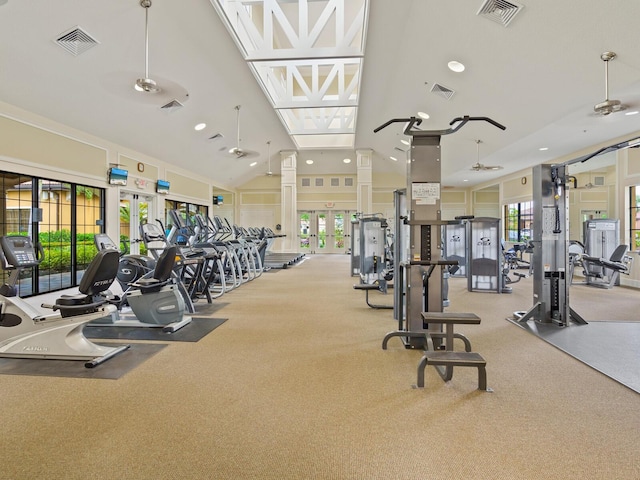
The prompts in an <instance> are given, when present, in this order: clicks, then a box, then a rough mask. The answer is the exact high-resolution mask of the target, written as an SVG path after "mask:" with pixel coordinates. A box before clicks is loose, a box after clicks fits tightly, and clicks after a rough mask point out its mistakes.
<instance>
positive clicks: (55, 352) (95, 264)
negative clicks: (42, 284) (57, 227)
mask: <svg viewBox="0 0 640 480" xmlns="http://www.w3.org/2000/svg"><path fill="white" fill-rule="evenodd" d="M0 246H1V250H2V256H3V259H2V260H3V262H2V268H3V269H4V270H7V271H10V272H11V273H10V275H9V279H8V281H7V283H6V284H5V285H3V286H2V287H1V288H0V357H2V358H32V359H53V360H82V361H84V362H85V364H84V365H85V367H87V368H93V367H95V366H97V365H100V364H101V363H103V362H105V361H107V360H109V359H110V358H113V357H114V356H115V355H118V354H119V353H121V352H123V351H125V350H126V349H128V348H129V345H122V346H115V347H107V346H102V345H96V344H95V343H93V342H91V341H89V340H88V339H87V338H86V337H85V336H84V334H83V333H82V330H83V328H84V326H85V325H86V324H87V323H89V322H91V321H92V320H96V319H98V318H101V317H105V316H110V315H111V314H113V313H114V312H115V311H116V307H115V306H114V305H111V304H109V303H108V299H107V297H106V296H105V295H104V294H103V293H104V292H105V291H106V290H107V289H108V288H109V287H110V286H111V284H112V283H113V282H114V281H115V279H116V274H117V272H118V253H117V252H115V251H104V252H98V254H97V255H96V256H95V257H94V258H93V260H92V261H91V263H90V264H89V266H88V267H87V269H86V270H85V272H84V275H83V276H82V279H81V280H80V286H79V288H78V290H79V292H80V293H79V294H76V295H62V296H61V297H59V298H58V299H57V300H56V302H55V304H54V305H42V307H44V308H50V309H53V310H54V311H55V312H56V313H54V314H50V315H42V314H41V312H40V311H38V310H37V309H35V308H34V307H33V306H31V305H30V304H29V303H27V302H25V301H24V300H23V299H21V298H20V297H18V296H17V288H16V285H17V283H18V279H19V277H20V272H21V271H23V270H25V269H31V268H32V267H35V266H37V265H39V264H40V260H39V259H38V258H37V254H36V249H35V247H34V245H33V243H32V241H31V239H30V238H29V237H25V236H17V235H16V236H4V237H0ZM32 278H34V279H35V281H37V276H35V275H34V276H33V277H32Z"/></svg>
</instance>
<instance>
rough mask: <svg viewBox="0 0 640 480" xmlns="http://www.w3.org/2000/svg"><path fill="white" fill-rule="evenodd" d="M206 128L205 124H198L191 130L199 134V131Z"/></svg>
mask: <svg viewBox="0 0 640 480" xmlns="http://www.w3.org/2000/svg"><path fill="white" fill-rule="evenodd" d="M206 127H207V124H206V123H199V124H197V125H196V126H195V127H193V128H195V130H196V132H199V131H200V130H204V129H205V128H206Z"/></svg>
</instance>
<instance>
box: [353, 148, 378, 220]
mask: <svg viewBox="0 0 640 480" xmlns="http://www.w3.org/2000/svg"><path fill="white" fill-rule="evenodd" d="M356 160H357V166H358V170H357V172H358V190H357V194H358V212H361V213H374V212H373V191H372V190H373V188H372V184H373V175H372V169H373V150H370V149H363V150H356Z"/></svg>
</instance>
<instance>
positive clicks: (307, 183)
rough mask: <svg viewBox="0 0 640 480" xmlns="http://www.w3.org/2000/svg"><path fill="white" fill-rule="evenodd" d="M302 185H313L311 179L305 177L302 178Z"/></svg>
mask: <svg viewBox="0 0 640 480" xmlns="http://www.w3.org/2000/svg"><path fill="white" fill-rule="evenodd" d="M302 186H303V187H310V186H311V179H310V178H303V179H302Z"/></svg>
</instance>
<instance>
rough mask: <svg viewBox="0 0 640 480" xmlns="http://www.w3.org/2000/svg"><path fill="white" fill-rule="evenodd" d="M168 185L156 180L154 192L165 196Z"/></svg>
mask: <svg viewBox="0 0 640 480" xmlns="http://www.w3.org/2000/svg"><path fill="white" fill-rule="evenodd" d="M169 187H170V184H169V182H168V181H167V180H158V183H156V192H158V193H161V194H164V195H166V194H167V193H169Z"/></svg>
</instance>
